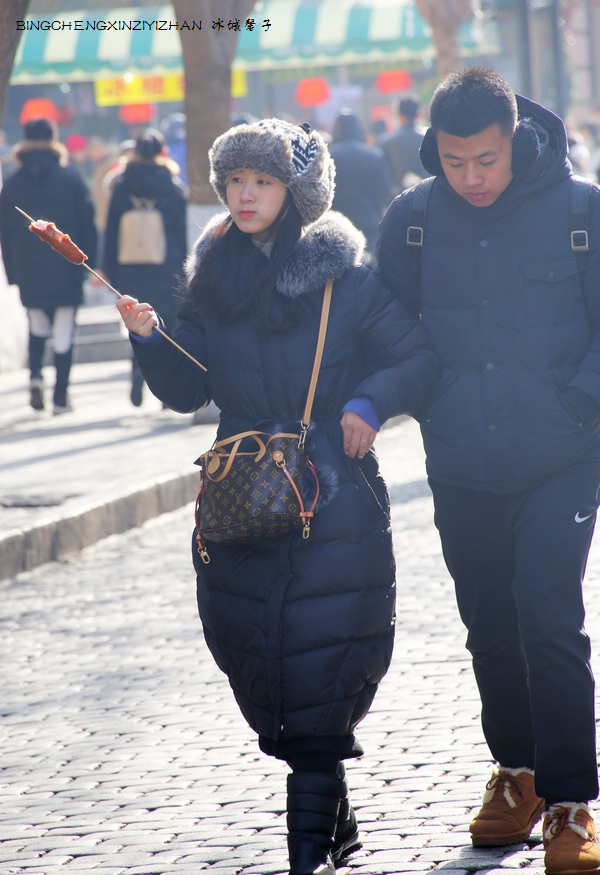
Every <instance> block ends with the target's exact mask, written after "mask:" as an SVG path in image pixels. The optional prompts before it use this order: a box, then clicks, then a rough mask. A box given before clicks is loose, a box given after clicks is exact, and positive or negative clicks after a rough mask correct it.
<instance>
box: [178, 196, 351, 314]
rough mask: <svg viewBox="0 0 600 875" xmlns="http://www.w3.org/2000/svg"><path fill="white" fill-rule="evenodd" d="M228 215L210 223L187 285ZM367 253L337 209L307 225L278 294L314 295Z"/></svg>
mask: <svg viewBox="0 0 600 875" xmlns="http://www.w3.org/2000/svg"><path fill="white" fill-rule="evenodd" d="M228 219H229V213H219V214H218V215H216V216H213V218H212V219H211V220H210V221H209V222H208V224H207V225H206V228H205V229H204V231H203V232H202V234H201V235H200V237H199V238H198V240H197V242H196V244H195V245H194V248H193V249H192V252H191V253H190V255H189V256H188V258H187V261H186V265H185V274H186V278H187V281H188V283H189V282H190V280H191V279H192V277H193V276H194V274H195V272H196V270H197V269H198V265H199V264H200V261H201V260H202V258H203V256H204V255H205V254H206V252H208V250H209V249H210V247H211V244H212V243H213V241H214V240H215V238H216V237H218V236H220V235H221V234H223V233H224V232H225V231H226V229H227V220H228ZM364 250H365V236H364V234H363V233H362V232H361V231H359V230H358V229H357V228H355V227H354V225H353V224H352V222H351V221H350V220H349V219H347V218H346V217H345V216H343V215H342V214H341V213H338V212H336V211H335V210H329V211H328V212H327V213H325V215H324V216H323V217H322V218H320V219H318V220H317V221H316V222H313V223H312V225H307V226H306V227H305V229H304V232H303V234H302V236H301V237H300V239H299V240H298V242H297V243H296V245H295V246H294V248H293V250H292V252H291V253H290V255H289V257H288V258H287V260H286V261H285V262H284V264H283V267H282V269H281V272H280V274H279V278H278V280H277V291H279V292H280V293H281V294H282V295H285V296H286V297H288V298H297V297H298V296H299V295H303V294H306V293H308V292H311V291H312V290H313V289H315V288H318V287H319V286H322V285H325V283H326V282H327V280H328V279H333V280H337V279H340V277H342V276H343V275H344V274H345V273H346V272H347V271H348V270H350V268H352V267H355V266H356V265H357V264H360V263H361V261H362V260H363V254H364Z"/></svg>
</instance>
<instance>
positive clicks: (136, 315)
mask: <svg viewBox="0 0 600 875" xmlns="http://www.w3.org/2000/svg"><path fill="white" fill-rule="evenodd" d="M117 310H118V311H119V313H120V314H121V319H122V320H123V322H124V323H125V328H126V329H127V330H128V331H131V332H133V334H139V336H140V337H149V335H150V334H152V331H153V330H154V329H155V328H158V316H157V315H156V313H155V312H154V309H153V308H152V307H151V306H150V304H140V302H139V301H138V300H137V299H136V298H132V297H131V296H130V295H123V296H122V297H121V298H119V300H118V301H117Z"/></svg>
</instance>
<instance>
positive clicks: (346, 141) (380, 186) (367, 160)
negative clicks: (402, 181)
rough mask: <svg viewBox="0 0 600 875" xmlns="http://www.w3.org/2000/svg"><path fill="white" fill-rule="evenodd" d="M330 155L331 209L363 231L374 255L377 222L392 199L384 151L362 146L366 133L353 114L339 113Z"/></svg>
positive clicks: (391, 184)
mask: <svg viewBox="0 0 600 875" xmlns="http://www.w3.org/2000/svg"><path fill="white" fill-rule="evenodd" d="M329 153H330V155H331V157H332V158H333V161H334V164H335V194H334V197H333V209H334V210H339V212H340V213H343V214H344V215H345V216H347V217H348V218H349V219H350V221H351V222H352V224H353V225H355V226H356V227H357V228H358V229H359V230H360V231H362V232H363V234H364V235H365V237H366V238H367V247H368V249H369V251H370V252H373V251H374V250H375V243H376V241H377V228H378V226H379V222H380V221H381V217H382V216H383V214H384V212H385V210H386V209H387V207H388V206H389V204H390V201H391V200H392V197H393V193H392V191H393V183H392V177H391V175H390V172H389V170H388V167H387V164H386V161H385V158H384V156H383V152H382V151H381V149H378V148H377V147H376V146H368V145H367V144H366V143H365V132H364V130H363V127H362V125H361V123H360V121H359V119H358V118H357V116H356V115H355V113H353V112H352V111H351V110H342V111H341V112H340V114H339V115H338V117H337V118H336V120H335V122H334V125H333V130H332V142H331V145H330V146H329Z"/></svg>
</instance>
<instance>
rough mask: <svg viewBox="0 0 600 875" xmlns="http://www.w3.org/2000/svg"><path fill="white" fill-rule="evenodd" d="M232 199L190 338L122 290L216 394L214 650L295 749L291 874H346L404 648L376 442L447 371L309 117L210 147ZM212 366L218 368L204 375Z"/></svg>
mask: <svg viewBox="0 0 600 875" xmlns="http://www.w3.org/2000/svg"><path fill="white" fill-rule="evenodd" d="M209 155H210V165H211V182H212V185H213V187H214V189H215V191H216V193H217V195H218V197H219V199H220V200H221V202H222V203H223V204H224V205H225V206H226V208H227V211H226V212H224V213H220V214H218V215H216V216H215V217H214V218H213V219H212V220H211V221H210V223H209V224H208V226H207V227H206V229H205V230H204V232H203V234H202V236H201V237H200V239H199V240H198V242H197V243H196V245H195V247H194V249H193V252H192V253H191V255H190V257H189V258H188V261H187V276H188V291H187V295H186V299H185V302H184V304H183V307H182V309H181V311H180V314H179V321H178V325H177V328H176V330H175V334H174V338H175V339H176V341H177V342H178V343H179V344H180V345H181V347H182V348H183V349H184V350H186V351H187V353H189V354H191V355H192V356H193V357H194V358H195V359H196V360H197V362H199V363H201V365H202V366H201V367H198V366H197V364H194V362H193V361H191V360H190V359H189V358H188V357H187V356H186V355H183V354H182V353H181V351H180V350H178V349H177V348H175V347H174V346H173V345H172V344H171V343H168V342H167V341H166V340H165V338H164V337H162V336H161V335H160V334H159V333H158V331H157V326H160V324H161V322H160V317H159V315H158V314H157V313H156V311H155V310H154V309H153V308H152V307H151V306H150V304H149V303H148V302H142V303H140V302H138V301H137V300H136V299H134V298H132V297H128V296H126V297H124V298H122V299H120V300H119V301H118V303H117V306H118V308H119V311H120V312H121V315H122V317H123V320H124V323H125V325H126V327H127V328H128V329H129V331H130V336H131V342H132V346H133V350H134V354H135V356H136V358H137V360H138V363H139V366H140V368H141V371H142V374H143V375H144V378H145V379H146V381H147V383H148V386H149V387H150V389H151V390H152V392H154V393H155V394H156V395H157V397H158V398H159V399H161V400H162V401H163V402H164V403H166V404H168V405H169V407H172V408H173V409H175V410H179V411H182V412H184V411H185V412H190V411H193V410H196V409H198V408H199V407H201V406H202V405H205V404H207V403H208V402H210V401H211V400H214V401H215V403H216V405H217V407H218V408H219V410H220V412H221V413H220V422H219V426H218V431H217V437H216V440H215V442H214V444H213V446H212V447H211V448H209V449H205V452H203V453H202V455H201V456H200V459H199V460H198V461H199V463H200V464H201V466H202V480H201V482H202V486H201V491H200V494H199V497H198V502H197V506H196V526H195V530H194V536H193V562H194V567H195V570H196V576H197V599H198V606H199V612H200V617H201V620H202V625H203V629H204V635H205V638H206V641H207V644H208V647H209V649H210V651H211V653H212V655H213V657H214V659H215V661H216V663H217V664H218V666H219V668H220V669H221V670H222V671H223V672H225V674H226V675H227V678H228V680H229V683H230V685H231V688H232V690H233V694H234V696H235V698H236V701H237V703H238V705H239V708H240V710H241V713H242V714H243V716H244V717H245V719H246V721H247V722H248V724H249V726H250V727H251V728H252V729H253V730H254V731H255V732H256V733H257V735H258V743H259V746H260V749H261V750H262V751H263V752H264V753H265V754H267V755H270V756H273V757H276V758H278V759H281V760H284V761H286V762H287V763H288V764H289V766H290V768H291V774H289V775H288V778H287V829H288V838H287V843H288V853H289V861H290V869H289V872H290V875H334V872H335V865H336V864H337V863H339V862H340V860H342V859H343V858H344V857H345V856H346V855H347V854H349V853H350V852H352V851H354V850H356V849H357V848H358V847H359V846H360V837H359V830H358V824H357V819H356V816H355V813H354V811H353V808H352V806H351V804H350V800H349V796H348V784H347V780H346V773H345V767H344V762H345V760H348V759H352V758H353V757H357V756H361V755H362V753H363V750H362V747H361V745H360V743H359V741H358V739H357V738H356V737H355V729H356V727H357V725H358V724H359V723H360V721H361V720H362V719H363V718H364V717H365V716H366V714H367V712H368V711H369V708H370V706H371V703H372V701H373V697H374V696H375V693H376V691H377V687H378V684H379V682H380V681H381V679H382V678H383V676H384V675H385V673H386V671H387V669H388V667H389V664H390V660H391V656H392V647H393V641H394V626H395V565H394V553H393V548H392V537H391V527H390V505H389V496H388V492H387V489H386V486H385V483H384V481H383V479H382V477H381V473H380V472H379V468H378V462H377V457H376V455H375V452H374V450H373V443H374V441H375V438H376V436H377V432H378V430H379V429H380V427H381V425H383V423H384V422H385V421H386V420H387V419H389V418H390V417H392V416H395V415H398V414H402V413H404V414H410V413H412V412H413V411H415V410H416V409H417V408H418V407H419V406H420V405H421V403H422V402H423V400H424V398H425V397H426V396H427V395H428V393H429V392H430V390H432V388H433V385H434V384H435V381H436V379H437V372H438V361H437V359H436V357H435V356H434V355H433V354H432V352H431V350H430V349H429V348H428V347H427V344H426V341H425V337H424V335H423V333H422V330H421V328H420V326H419V324H418V323H417V322H416V321H414V320H413V319H411V318H410V317H409V316H408V315H407V314H406V312H405V311H404V309H403V308H402V307H401V306H400V305H399V304H398V303H397V302H395V301H394V300H393V298H392V296H391V295H390V294H389V292H388V291H387V290H386V289H385V288H384V286H383V285H382V284H381V283H380V282H379V280H378V279H377V278H376V276H375V274H374V272H373V271H372V270H371V269H370V268H369V267H368V266H367V265H366V264H363V263H361V262H362V257H363V251H364V246H365V240H364V237H363V235H362V234H361V232H359V231H357V229H356V228H355V227H354V226H353V225H352V224H351V223H350V222H349V220H348V219H346V218H345V217H344V216H342V215H341V214H339V213H336V212H333V211H331V210H330V209H329V208H330V205H331V201H332V198H333V189H334V165H333V162H332V160H331V157H330V155H329V153H328V151H327V146H326V144H325V142H324V140H323V138H322V137H321V135H320V134H319V133H318V132H316V131H313V130H311V129H310V126H309V125H301V126H296V125H293V124H290V123H288V122H286V121H283V120H280V119H265V120H263V121H259V122H254V123H251V124H242V125H239V126H236V127H233V128H231V129H230V130H229V131H227V132H226V133H224V134H222V135H221V136H220V137H218V138H217V140H216V141H215V143H214V145H213V147H212V149H211V150H210V153H209ZM204 368H206V370H204Z"/></svg>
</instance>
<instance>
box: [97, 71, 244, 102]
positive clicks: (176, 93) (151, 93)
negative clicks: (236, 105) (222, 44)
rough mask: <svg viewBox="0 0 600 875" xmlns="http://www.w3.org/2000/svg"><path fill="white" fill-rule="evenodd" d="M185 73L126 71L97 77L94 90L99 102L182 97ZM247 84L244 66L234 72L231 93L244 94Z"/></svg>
mask: <svg viewBox="0 0 600 875" xmlns="http://www.w3.org/2000/svg"><path fill="white" fill-rule="evenodd" d="M184 88H185V85H184V78H183V73H164V74H157V75H143V76H136V75H133V74H132V73H125V75H124V76H115V77H111V78H110V79H96V80H95V82H94V93H95V98H96V106H128V105H130V104H134V103H164V102H165V101H173V102H175V101H182V100H183V97H184ZM247 93H248V84H247V81H246V73H245V71H244V70H232V72H231V96H232V97H244V96H245V95H246V94H247Z"/></svg>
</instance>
